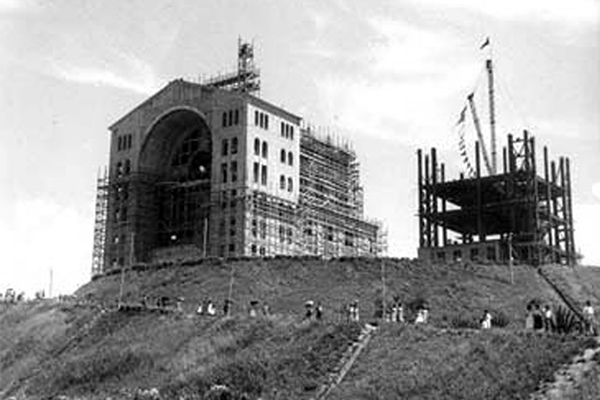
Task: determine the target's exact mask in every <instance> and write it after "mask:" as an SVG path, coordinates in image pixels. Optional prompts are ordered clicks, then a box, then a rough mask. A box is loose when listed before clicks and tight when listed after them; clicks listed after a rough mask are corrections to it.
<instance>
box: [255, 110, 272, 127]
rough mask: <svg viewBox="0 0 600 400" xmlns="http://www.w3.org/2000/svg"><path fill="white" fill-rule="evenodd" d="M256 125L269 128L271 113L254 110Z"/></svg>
mask: <svg viewBox="0 0 600 400" xmlns="http://www.w3.org/2000/svg"><path fill="white" fill-rule="evenodd" d="M254 125H256V126H258V127H261V128H263V129H267V130H268V129H269V114H267V113H264V112H261V111H258V110H255V111H254Z"/></svg>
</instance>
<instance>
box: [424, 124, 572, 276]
mask: <svg viewBox="0 0 600 400" xmlns="http://www.w3.org/2000/svg"><path fill="white" fill-rule="evenodd" d="M417 162H418V187H419V188H418V195H419V200H418V201H419V257H420V258H423V259H427V260H430V261H447V260H449V259H454V260H458V259H472V260H488V261H494V262H500V263H508V261H509V260H510V258H511V257H512V259H514V260H517V261H519V262H522V263H527V264H531V265H542V264H548V263H560V264H566V265H573V264H575V263H576V262H577V254H576V251H575V242H574V235H573V212H572V200H571V172H570V161H569V159H568V158H566V157H560V158H559V160H558V163H556V162H555V161H551V162H550V161H549V159H548V149H547V148H546V147H544V149H543V171H539V170H538V168H537V163H536V148H535V140H534V138H533V137H532V136H530V135H529V134H528V132H527V131H524V132H523V135H522V137H521V138H513V136H512V135H508V142H507V147H505V148H503V170H502V173H499V174H492V175H488V176H482V175H483V174H482V163H481V151H480V145H479V142H476V143H475V177H473V178H466V179H465V177H464V176H462V175H461V177H460V179H458V180H454V181H447V180H446V176H445V165H444V164H443V163H439V162H438V159H437V151H436V149H435V148H432V149H431V152H430V154H425V155H424V154H423V152H422V151H421V150H418V152H417ZM540 172H541V173H543V176H542V175H540Z"/></svg>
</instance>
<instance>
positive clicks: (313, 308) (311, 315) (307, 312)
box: [304, 300, 323, 320]
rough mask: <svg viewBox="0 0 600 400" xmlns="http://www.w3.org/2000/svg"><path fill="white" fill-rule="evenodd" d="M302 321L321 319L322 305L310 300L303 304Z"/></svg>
mask: <svg viewBox="0 0 600 400" xmlns="http://www.w3.org/2000/svg"><path fill="white" fill-rule="evenodd" d="M304 319H308V320H310V319H315V320H321V319H323V305H322V304H321V302H320V301H317V302H316V303H315V302H314V301H312V300H308V301H307V302H306V303H304Z"/></svg>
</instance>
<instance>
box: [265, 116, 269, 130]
mask: <svg viewBox="0 0 600 400" xmlns="http://www.w3.org/2000/svg"><path fill="white" fill-rule="evenodd" d="M264 128H265V129H267V130H268V129H269V115H268V114H265V126H264Z"/></svg>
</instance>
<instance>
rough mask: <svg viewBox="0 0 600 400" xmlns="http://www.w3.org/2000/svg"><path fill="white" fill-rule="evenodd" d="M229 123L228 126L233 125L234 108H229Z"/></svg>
mask: <svg viewBox="0 0 600 400" xmlns="http://www.w3.org/2000/svg"><path fill="white" fill-rule="evenodd" d="M227 125H228V126H231V125H233V110H229V111H228V112H227Z"/></svg>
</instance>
